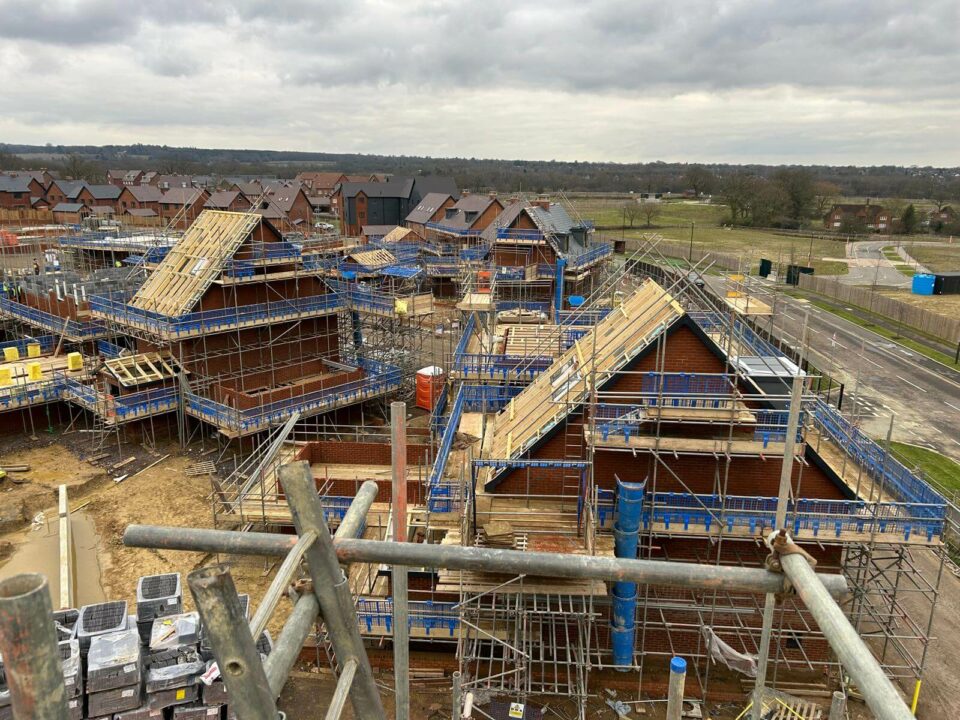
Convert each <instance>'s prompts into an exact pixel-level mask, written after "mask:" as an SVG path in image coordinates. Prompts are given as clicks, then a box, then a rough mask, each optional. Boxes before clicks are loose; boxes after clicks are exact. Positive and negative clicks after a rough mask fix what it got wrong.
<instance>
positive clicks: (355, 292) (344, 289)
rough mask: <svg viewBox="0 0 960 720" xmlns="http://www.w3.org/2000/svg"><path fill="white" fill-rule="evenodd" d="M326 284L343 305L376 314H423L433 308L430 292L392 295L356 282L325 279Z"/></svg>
mask: <svg viewBox="0 0 960 720" xmlns="http://www.w3.org/2000/svg"><path fill="white" fill-rule="evenodd" d="M326 283H327V286H328V287H329V288H330V289H331V290H333V291H334V292H335V293H336V294H337V296H338V297H339V298H340V302H341V304H342V306H343V307H345V308H348V309H350V310H358V311H360V312H372V313H377V314H378V315H390V316H401V315H423V314H426V313H427V312H431V311H432V310H433V296H432V295H431V294H430V293H421V294H417V295H415V294H412V293H410V294H405V295H394V294H391V293H385V292H383V291H381V290H375V289H373V288H367V287H361V286H359V285H357V284H356V283H349V282H343V281H341V280H332V279H331V280H327V281H326Z"/></svg>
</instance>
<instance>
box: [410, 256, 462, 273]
mask: <svg viewBox="0 0 960 720" xmlns="http://www.w3.org/2000/svg"><path fill="white" fill-rule="evenodd" d="M420 260H421V262H422V263H423V269H424V271H425V272H426V273H427V275H428V276H430V277H446V276H456V275H459V274H460V261H459V257H458V256H456V255H454V256H449V255H440V256H436V257H434V256H432V255H424V256H423V257H422V258H421V259H420Z"/></svg>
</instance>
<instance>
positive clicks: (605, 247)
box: [566, 243, 613, 270]
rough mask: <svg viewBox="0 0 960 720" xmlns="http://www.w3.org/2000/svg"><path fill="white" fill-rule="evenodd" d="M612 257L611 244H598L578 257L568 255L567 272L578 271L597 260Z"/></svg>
mask: <svg viewBox="0 0 960 720" xmlns="http://www.w3.org/2000/svg"><path fill="white" fill-rule="evenodd" d="M610 255H613V245H612V244H611V243H599V244H597V245H595V246H594V247H592V248H590V249H589V250H587V251H586V252H584V253H581V254H579V255H568V256H567V258H566V260H567V270H579V269H580V268H583V267H585V266H587V265H590V264H591V263H594V262H596V261H597V260H602V259H603V258H605V257H608V256H610Z"/></svg>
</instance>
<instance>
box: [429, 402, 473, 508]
mask: <svg viewBox="0 0 960 720" xmlns="http://www.w3.org/2000/svg"><path fill="white" fill-rule="evenodd" d="M464 404H465V401H464V386H462V385H461V386H460V387H459V388H457V394H456V396H455V397H454V399H453V405H452V406H451V408H450V417H449V418H448V419H447V423H446V426H445V427H444V431H443V436H442V437H441V438H440V446H439V447H438V448H437V457H436V460H435V461H434V463H433V468H432V469H431V470H430V478H429V485H428V488H427V508H428V509H429V510H430V512H452V511H454V510H456V509H458V508H459V507H460V503H461V502H462V498H461V497H460V495H461V484H460V482H459V481H458V480H452V479H448V478H446V477H444V475H445V473H446V470H447V459H448V458H449V457H450V449H451V448H452V447H453V438H454V437H455V436H456V434H457V428H458V427H459V426H460V417H461V416H462V415H463V407H464Z"/></svg>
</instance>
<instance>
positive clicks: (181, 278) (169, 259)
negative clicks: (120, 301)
mask: <svg viewBox="0 0 960 720" xmlns="http://www.w3.org/2000/svg"><path fill="white" fill-rule="evenodd" d="M261 221H262V219H261V217H260V216H259V215H256V214H254V213H236V212H223V211H220V210H204V211H203V212H202V213H200V215H199V216H198V217H197V219H196V220H194V221H193V224H192V225H190V227H189V228H187V231H186V232H185V233H184V235H183V237H182V238H180V240H179V241H178V242H177V244H176V245H174V246H173V248H171V250H170V252H169V253H167V256H166V257H165V258H164V259H163V262H161V263H160V265H159V266H158V267H157V269H156V271H154V272H153V273H152V274H151V275H150V277H148V278H147V281H146V282H145V283H144V284H143V285H142V286H141V287H140V289H139V290H138V291H137V293H136V295H134V296H133V299H131V300H130V305H131V306H132V307H135V308H137V309H139V310H146V311H148V312H154V313H158V314H160V315H164V316H166V317H176V316H178V315H184V314H186V313H188V312H190V311H191V310H193V307H194V305H196V303H197V302H198V301H199V300H200V298H201V297H202V296H203V293H205V292H206V290H207V288H208V287H210V284H211V283H212V282H213V281H214V280H215V279H216V278H217V277H218V276H219V275H220V273H221V271H222V270H223V265H224V263H225V262H226V261H227V260H229V259H230V258H232V257H233V254H234V253H235V252H236V251H237V249H238V248H239V247H240V245H241V244H242V243H243V241H244V240H246V239H247V238H248V237H249V236H250V234H251V233H252V232H253V231H254V229H255V228H256V227H257V225H258V224H259V223H260V222H261Z"/></svg>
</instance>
